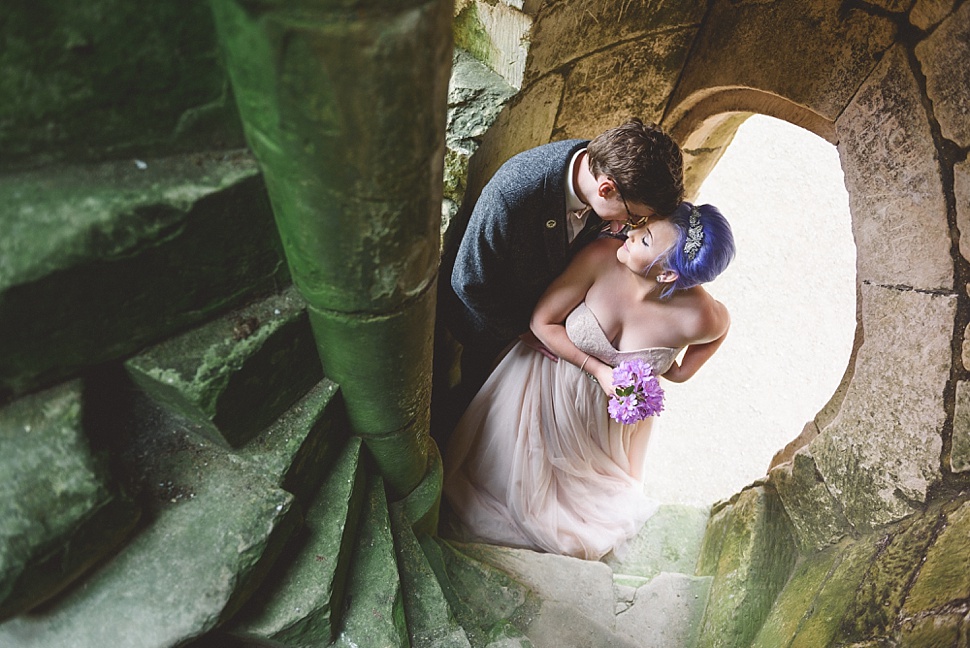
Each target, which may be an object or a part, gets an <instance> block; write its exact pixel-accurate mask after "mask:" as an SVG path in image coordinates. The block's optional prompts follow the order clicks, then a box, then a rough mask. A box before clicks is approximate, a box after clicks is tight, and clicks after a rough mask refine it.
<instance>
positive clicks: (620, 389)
mask: <svg viewBox="0 0 970 648" xmlns="http://www.w3.org/2000/svg"><path fill="white" fill-rule="evenodd" d="M613 387H614V390H615V392H616V394H615V395H614V396H611V397H610V402H609V405H607V410H608V411H609V413H610V416H612V417H613V419H614V420H616V421H618V422H619V423H623V424H625V425H631V424H633V423H637V422H639V421H642V420H643V419H645V418H647V417H648V416H656V415H657V414H659V413H660V412H662V411H663V408H664V405H663V402H664V390H663V388H661V387H660V381H659V380H658V379H657V377H656V376H654V375H653V369H651V368H650V365H648V364H647V363H646V362H644V361H643V360H641V359H639V358H637V359H634V360H626V361H624V362H621V363H620V364H619V366H617V367H616V368H615V369H613Z"/></svg>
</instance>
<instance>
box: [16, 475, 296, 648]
mask: <svg viewBox="0 0 970 648" xmlns="http://www.w3.org/2000/svg"><path fill="white" fill-rule="evenodd" d="M210 466H212V467H211V469H210V470H209V471H208V472H207V473H206V474H205V476H204V477H203V479H202V481H201V482H199V483H197V484H196V486H197V490H196V491H194V493H193V496H192V497H185V498H182V499H180V500H177V501H175V502H173V503H170V504H169V505H168V506H165V507H162V508H160V509H159V510H158V512H157V514H156V516H155V517H153V519H152V520H151V521H150V522H151V523H150V524H148V525H147V526H146V527H145V528H144V529H143V530H141V532H140V533H138V534H137V535H136V536H135V538H134V540H132V542H130V543H129V544H128V545H127V546H125V548H124V549H123V550H122V551H121V552H120V553H118V554H117V555H116V556H115V557H114V559H113V560H112V561H110V562H109V563H107V564H105V565H104V566H103V567H102V568H101V569H100V570H99V571H97V572H96V573H95V574H93V575H92V576H91V577H89V578H88V579H86V580H85V583H84V587H79V588H74V589H72V590H71V591H70V592H69V593H68V594H67V595H66V596H65V597H62V598H59V599H58V600H57V601H56V604H55V605H53V606H52V607H49V608H46V609H45V610H44V611H43V612H42V613H38V614H34V615H30V616H22V617H18V618H16V619H13V620H12V621H8V622H7V623H4V624H2V625H0V645H3V646H17V647H18V648H105V647H106V646H125V648H158V647H163V646H176V645H180V644H182V643H185V642H186V641H187V640H189V639H191V638H193V637H196V636H199V635H201V634H204V633H206V632H208V631H209V630H211V629H212V628H214V627H215V626H216V625H217V624H218V623H220V621H221V619H222V617H223V615H229V614H231V613H232V612H233V610H234V608H235V607H236V606H238V604H239V599H238V593H239V592H243V591H247V590H249V589H250V588H251V587H252V581H251V579H252V578H253V577H254V576H255V575H256V574H257V573H258V572H260V571H263V570H264V569H265V567H264V565H265V563H263V558H264V554H265V553H266V552H267V551H270V550H271V548H272V545H273V544H274V543H275V542H276V540H277V539H278V538H277V537H276V536H277V533H278V532H287V531H288V529H287V528H286V527H287V526H288V523H289V520H290V518H289V510H290V505H291V502H292V496H291V495H290V494H289V493H286V492H284V491H282V490H280V489H279V488H276V487H275V486H273V485H271V484H268V483H266V482H264V481H262V480H261V479H260V477H259V476H258V475H254V474H251V473H249V472H248V471H245V470H240V469H239V467H238V466H233V465H231V464H227V465H226V466H225V467H220V466H216V465H213V462H210Z"/></svg>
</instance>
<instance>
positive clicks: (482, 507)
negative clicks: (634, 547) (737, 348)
mask: <svg viewBox="0 0 970 648" xmlns="http://www.w3.org/2000/svg"><path fill="white" fill-rule="evenodd" d="M733 257H734V239H733V236H732V234H731V228H730V226H729V225H728V223H727V221H726V220H725V218H724V216H723V215H722V214H721V213H720V211H718V210H717V208H715V207H714V206H712V205H701V206H694V205H692V204H690V203H686V202H685V203H682V204H681V205H680V207H679V208H678V209H677V210H676V211H675V212H674V214H673V215H672V216H670V217H669V218H667V219H664V220H651V221H649V222H648V223H647V224H645V225H643V226H641V227H639V228H637V229H633V230H630V231H629V232H628V236H627V239H626V241H619V240H617V239H615V238H601V239H598V240H596V241H594V242H593V243H590V244H589V245H587V246H586V247H585V248H583V249H582V250H581V251H580V252H579V253H577V255H576V257H575V258H574V260H573V261H572V263H571V264H570V265H569V267H568V268H567V269H566V271H565V272H564V273H563V274H562V275H560V276H559V277H558V278H557V279H556V280H555V281H554V282H553V283H552V285H550V286H549V288H548V289H547V290H546V292H545V294H544V295H543V296H542V298H541V299H540V300H539V303H538V304H537V306H536V309H535V311H534V313H533V317H532V322H531V328H532V331H533V332H534V333H535V335H536V336H537V337H538V338H539V340H540V341H541V342H542V343H543V344H545V345H546V347H548V348H549V349H550V350H551V351H552V352H554V353H555V354H556V355H557V356H558V357H559V358H560V360H561V361H552V360H549V359H548V358H546V357H544V356H543V355H542V354H541V353H538V352H536V351H534V350H533V349H531V348H529V347H527V346H526V345H525V344H523V343H521V342H518V343H516V344H515V345H514V346H512V348H511V350H510V351H509V352H508V353H507V354H506V355H505V357H504V358H503V359H502V360H501V362H500V363H499V364H498V366H497V367H496V368H495V370H494V371H493V372H492V374H491V375H490V376H489V378H488V380H487V381H486V382H485V384H484V385H483V386H482V388H481V390H480V391H479V392H478V394H477V395H476V396H475V398H474V400H473V401H472V403H471V405H469V407H468V409H467V410H466V411H465V414H464V415H463V416H462V418H461V420H460V421H459V423H458V426H457V428H456V430H455V432H454V434H453V435H452V437H451V440H450V441H449V443H448V449H447V454H446V457H445V484H444V493H445V496H446V498H447V500H448V502H449V504H450V505H451V509H452V512H453V513H454V515H455V517H456V521H457V525H456V529H455V533H456V535H457V536H458V537H459V538H460V539H462V540H469V541H479V542H488V543H493V544H501V545H506V546H512V547H525V548H530V549H535V550H540V551H546V552H551V553H556V554H564V555H570V556H576V557H579V558H586V559H591V560H598V559H599V558H601V557H603V556H604V555H606V554H607V553H609V552H610V551H614V552H618V551H620V550H622V548H623V547H624V545H625V544H626V542H627V541H628V540H629V539H630V538H632V537H633V536H634V535H635V534H636V533H637V531H638V530H639V528H640V526H641V525H642V524H643V522H644V521H646V519H647V518H649V517H650V516H651V515H652V514H653V513H654V512H655V511H656V508H657V504H656V503H654V502H652V501H651V500H649V499H648V498H647V497H646V496H645V495H644V493H643V463H644V458H645V455H646V449H647V442H648V440H649V436H650V428H651V425H652V421H653V419H652V418H647V419H644V420H642V421H640V422H639V423H634V424H632V425H623V424H621V423H618V422H617V421H615V420H613V419H611V418H610V416H609V414H608V412H607V404H608V401H609V396H610V395H611V394H613V382H612V369H613V367H615V366H616V365H617V364H619V363H620V362H623V361H625V360H631V359H635V358H640V359H642V360H644V361H645V362H647V363H648V364H649V365H650V366H651V368H652V369H653V371H654V373H655V374H657V375H663V377H664V378H666V379H667V380H670V381H673V382H683V381H685V380H687V379H688V378H690V377H691V376H693V375H694V373H695V372H696V371H697V370H698V369H699V368H700V367H701V365H703V364H704V363H705V362H706V361H707V360H708V359H709V358H710V357H711V356H712V355H713V354H714V352H715V351H717V349H718V347H719V346H720V345H721V343H722V342H723V341H724V338H725V336H726V335H727V331H728V326H729V324H730V318H729V316H728V312H727V309H726V308H725V307H724V305H723V304H721V303H720V302H718V301H716V300H715V299H714V298H712V297H711V296H710V295H709V294H708V293H707V291H705V290H704V288H702V287H701V286H700V284H702V283H705V282H708V281H711V280H712V279H714V278H715V277H716V276H717V275H719V274H720V273H721V272H722V271H723V270H724V268H726V267H727V265H728V263H730V261H731V259H732V258H733ZM681 352H683V356H682V357H681V361H680V362H679V363H678V362H677V357H678V356H680V354H681Z"/></svg>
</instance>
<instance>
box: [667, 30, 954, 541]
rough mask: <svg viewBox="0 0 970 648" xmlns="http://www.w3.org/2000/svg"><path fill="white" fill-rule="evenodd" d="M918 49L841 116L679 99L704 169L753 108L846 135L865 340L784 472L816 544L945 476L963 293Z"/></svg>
mask: <svg viewBox="0 0 970 648" xmlns="http://www.w3.org/2000/svg"><path fill="white" fill-rule="evenodd" d="M924 52H926V53H927V56H928V57H929V48H928V47H927V48H924ZM915 63H918V61H913V60H911V58H910V56H908V55H907V53H906V52H905V50H904V49H903V48H902V47H895V48H893V49H891V50H890V51H889V52H887V54H886V56H884V58H883V60H882V61H881V62H880V64H879V65H878V66H877V67H876V68H875V69H874V70H873V72H872V74H871V75H870V76H869V77H868V78H867V79H866V81H865V82H864V83H863V85H862V87H861V88H860V90H859V92H858V93H857V94H856V95H855V96H854V97H853V98H852V100H851V102H850V103H849V104H848V105H847V106H846V107H845V109H844V110H843V111H841V114H840V116H839V117H838V118H837V119H836V120H835V121H834V122H829V123H828V125H826V123H825V120H822V119H821V118H819V117H818V115H817V114H815V113H812V112H811V111H807V110H805V109H803V108H801V107H799V106H796V105H794V104H793V103H792V102H791V101H788V100H786V99H784V98H781V97H778V96H777V95H773V94H770V93H764V92H757V91H753V90H746V91H743V92H742V91H738V90H737V89H735V88H729V89H725V90H724V91H723V96H719V95H718V93H716V92H713V91H710V90H708V91H706V92H705V93H703V95H704V96H702V97H701V98H699V99H698V98H696V97H692V98H691V100H687V101H684V102H682V105H681V106H678V107H676V108H674V109H673V110H671V111H669V114H670V115H672V116H675V117H676V118H677V121H676V122H674V123H673V124H672V125H671V126H670V128H671V130H672V132H675V133H679V134H680V136H681V140H682V141H683V142H685V149H686V151H687V154H688V160H690V162H689V163H688V164H689V167H690V169H691V172H692V174H693V175H692V176H691V181H692V182H694V183H698V182H699V180H700V179H702V178H703V176H704V175H705V174H706V171H707V170H709V169H710V168H712V167H713V164H714V163H715V162H716V160H717V159H718V158H719V157H720V154H721V153H722V152H723V149H724V146H725V145H726V144H727V143H729V142H730V140H731V138H732V137H733V135H734V132H735V130H736V129H737V125H738V123H739V121H741V120H742V119H743V117H745V116H746V115H747V114H750V113H752V112H767V113H769V114H774V115H783V116H786V117H788V118H790V119H792V121H795V122H796V123H800V125H802V126H805V127H810V128H811V129H812V130H813V131H814V132H816V133H817V134H819V135H821V136H823V137H825V138H826V139H829V140H830V141H833V140H834V141H835V142H837V145H838V148H839V153H840V157H841V160H842V165H843V170H844V173H845V179H846V186H847V188H848V190H849V194H850V209H851V213H852V221H853V233H854V236H855V239H856V244H857V248H858V260H857V280H856V281H857V290H858V310H857V320H858V330H857V335H856V341H855V345H854V349H853V354H852V359H851V360H850V363H849V367H848V370H847V372H846V375H845V378H844V379H843V382H842V385H841V386H840V387H839V389H838V390H836V393H835V394H834V395H833V398H832V400H831V401H830V402H829V404H828V405H827V406H826V407H825V408H823V409H822V411H821V412H820V413H819V415H818V416H817V417H816V418H815V420H814V422H813V424H810V425H809V426H808V428H807V429H806V430H805V433H804V434H803V435H802V436H801V437H800V439H799V440H798V441H797V442H796V444H795V445H794V446H793V447H791V448H789V451H790V452H794V451H795V450H798V446H800V445H805V447H804V448H803V449H801V450H800V452H799V454H798V456H797V457H796V459H795V461H794V462H792V463H785V464H783V465H781V466H778V467H776V468H775V469H774V470H773V473H772V476H773V478H774V479H773V481H774V482H775V484H776V486H777V487H778V491H779V494H780V495H781V497H782V499H783V501H784V502H785V504H786V509H787V510H788V513H789V515H790V516H791V518H792V520H793V522H794V523H795V526H796V528H798V530H799V532H800V534H801V535H802V537H801V540H802V541H803V542H806V543H807V544H808V545H813V546H824V545H825V544H827V543H829V542H832V541H834V540H835V539H837V538H838V537H840V536H841V535H843V534H845V533H850V532H853V531H867V530H869V529H872V528H874V527H876V526H878V525H881V524H885V523H888V522H892V521H895V520H898V519H900V518H901V517H903V516H905V515H908V514H909V513H912V512H913V511H914V510H916V508H917V507H919V506H920V505H921V503H922V502H924V501H925V500H926V497H927V492H928V490H929V489H930V487H931V486H932V485H933V484H935V483H938V482H940V481H941V480H942V479H943V475H942V472H941V453H942V450H943V444H944V441H945V438H946V435H947V431H946V430H945V423H946V419H947V412H946V408H945V404H944V401H945V399H946V398H947V392H948V391H949V380H950V373H951V366H952V362H953V358H952V353H951V338H952V337H953V333H954V317H955V314H956V305H957V304H956V302H957V296H956V294H955V291H954V286H953V281H954V260H953V257H952V256H951V251H952V247H953V245H952V242H951V239H950V233H949V226H948V222H949V221H948V208H947V202H948V200H947V194H948V193H949V192H948V191H947V190H945V188H944V178H945V174H944V173H943V171H942V170H941V165H940V162H939V159H940V156H939V154H938V140H939V135H938V133H936V132H934V131H936V130H937V129H938V126H937V125H936V120H935V117H934V115H933V113H932V112H928V111H927V110H926V109H925V107H924V100H923V97H922V92H921V88H920V84H919V75H920V71H919V70H914V64H915ZM927 72H929V73H930V74H932V71H923V72H922V73H923V74H926V73H927ZM725 106H730V107H731V111H730V112H724V107H725ZM820 125H821V126H820ZM691 162H695V163H694V164H693V165H691ZM693 186H695V187H696V184H694V185H693ZM950 218H952V217H950Z"/></svg>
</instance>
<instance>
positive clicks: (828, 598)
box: [791, 538, 881, 648]
mask: <svg viewBox="0 0 970 648" xmlns="http://www.w3.org/2000/svg"><path fill="white" fill-rule="evenodd" d="M880 549H881V547H880V546H879V545H878V544H877V543H876V542H874V541H873V539H871V538H870V539H867V540H866V541H863V542H856V543H853V544H851V545H850V546H848V547H847V548H846V549H845V550H844V551H842V552H840V555H839V560H838V561H837V563H836V564H835V565H834V566H833V568H832V570H831V572H830V574H829V576H828V578H826V580H825V583H824V584H823V585H822V587H821V589H820V590H819V592H818V596H817V597H816V599H815V601H814V602H813V605H811V606H810V607H807V608H806V609H805V611H806V612H807V615H806V618H805V620H804V622H803V623H801V624H800V625H799V627H798V632H797V633H796V634H795V637H794V639H793V640H792V643H791V648H815V647H816V646H831V645H837V642H836V641H835V639H836V637H839V636H840V635H841V631H842V627H843V624H844V623H845V621H846V619H847V618H848V617H847V615H846V610H847V609H849V607H850V606H851V605H852V604H853V603H854V602H855V600H856V597H857V595H858V594H857V593H858V590H859V586H860V584H861V583H862V582H863V581H864V579H866V578H868V577H869V572H870V569H871V566H870V564H871V561H872V558H873V555H874V554H876V553H877V552H878V551H879V550H880ZM792 612H793V613H796V614H797V612H796V611H794V610H793V611H792Z"/></svg>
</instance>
